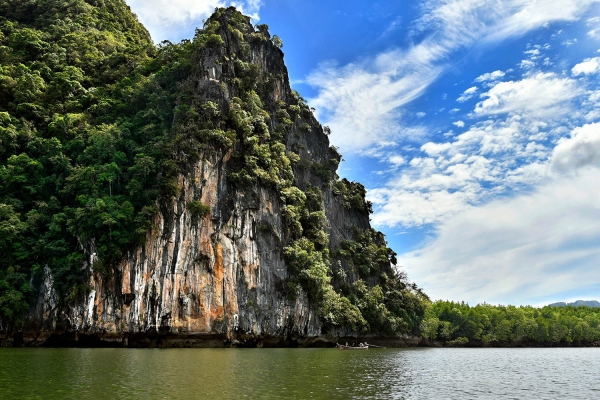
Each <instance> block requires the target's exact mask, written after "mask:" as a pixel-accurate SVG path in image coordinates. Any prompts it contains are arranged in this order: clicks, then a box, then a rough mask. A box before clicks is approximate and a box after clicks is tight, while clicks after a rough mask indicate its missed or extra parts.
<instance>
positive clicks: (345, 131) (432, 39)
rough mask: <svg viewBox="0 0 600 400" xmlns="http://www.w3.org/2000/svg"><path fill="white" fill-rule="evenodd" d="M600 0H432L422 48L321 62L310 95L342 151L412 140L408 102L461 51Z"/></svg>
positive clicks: (420, 25) (568, 16)
mask: <svg viewBox="0 0 600 400" xmlns="http://www.w3.org/2000/svg"><path fill="white" fill-rule="evenodd" d="M596 2H598V0H541V1H536V2H531V1H529V0H508V1H504V2H498V1H496V0H432V1H427V2H425V3H424V6H423V13H422V16H421V17H420V18H419V19H418V20H417V21H416V22H415V23H414V26H415V32H417V33H418V34H419V35H424V38H423V39H422V40H421V41H420V42H418V43H417V44H416V45H414V46H412V47H410V48H408V49H397V50H393V51H389V52H387V53H382V54H380V55H379V56H377V57H376V58H375V60H374V61H373V60H372V59H369V60H368V61H367V60H364V61H357V62H355V63H352V64H348V65H344V66H339V65H337V64H335V63H328V64H324V65H321V66H320V67H319V68H318V69H317V70H315V71H314V72H313V73H312V74H311V75H310V76H309V77H308V79H307V82H308V83H309V84H311V85H312V86H314V87H315V88H316V89H317V91H318V95H317V96H316V97H314V98H313V99H310V100H309V101H310V103H311V104H312V105H314V106H315V107H316V108H317V110H318V112H319V118H320V119H321V120H323V121H324V123H325V124H327V125H329V126H330V127H331V128H332V131H333V134H332V136H331V138H332V141H333V142H334V143H338V144H340V145H341V146H342V151H346V152H347V151H351V152H359V151H362V150H364V149H365V148H366V147H369V146H372V145H373V144H375V143H376V142H377V141H380V140H402V139H407V137H406V135H404V134H403V131H404V130H403V128H404V126H403V124H402V122H401V117H402V106H404V105H406V104H407V103H409V102H411V101H413V100H414V99H416V98H418V97H419V96H421V95H422V94H423V93H424V91H425V90H426V89H427V88H428V87H429V86H430V85H431V84H432V83H433V82H434V81H436V80H437V79H438V78H439V76H440V75H441V74H442V73H443V72H444V71H445V69H446V68H447V65H448V58H449V56H450V55H451V54H453V53H454V52H455V51H457V50H459V49H462V48H465V47H468V46H471V45H473V44H474V43H476V42H479V43H489V42H496V41H501V40H503V39H505V38H507V37H511V36H515V35H521V34H523V33H525V32H528V31H530V30H533V29H537V28H540V27H542V26H546V25H547V24H548V23H551V22H554V21H573V20H576V19H578V18H580V16H581V15H582V14H583V12H584V11H585V10H587V9H588V7H589V6H590V5H591V4H592V3H596Z"/></svg>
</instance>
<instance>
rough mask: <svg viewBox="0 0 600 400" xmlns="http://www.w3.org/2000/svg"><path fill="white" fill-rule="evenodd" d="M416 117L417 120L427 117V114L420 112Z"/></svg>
mask: <svg viewBox="0 0 600 400" xmlns="http://www.w3.org/2000/svg"><path fill="white" fill-rule="evenodd" d="M415 115H416V116H417V118H423V117H424V116H426V115H427V113H424V112H422V111H420V112H418V113H416V114H415Z"/></svg>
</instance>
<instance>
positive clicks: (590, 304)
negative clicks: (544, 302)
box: [549, 300, 600, 307]
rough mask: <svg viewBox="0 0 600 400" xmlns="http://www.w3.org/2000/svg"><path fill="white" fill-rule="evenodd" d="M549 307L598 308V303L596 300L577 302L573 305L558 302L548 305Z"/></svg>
mask: <svg viewBox="0 0 600 400" xmlns="http://www.w3.org/2000/svg"><path fill="white" fill-rule="evenodd" d="M549 306H550V307H566V306H573V307H579V306H585V307H600V302H598V301H597V300H577V301H575V302H573V303H565V302H563V301H561V302H559V303H552V304H549Z"/></svg>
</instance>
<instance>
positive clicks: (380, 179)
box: [126, 0, 600, 305]
mask: <svg viewBox="0 0 600 400" xmlns="http://www.w3.org/2000/svg"><path fill="white" fill-rule="evenodd" d="M126 1H127V3H128V4H129V5H130V6H131V8H132V9H133V11H134V12H136V13H137V15H138V16H139V18H140V20H141V21H142V22H143V23H144V24H145V25H146V26H147V27H148V28H149V30H150V32H151V34H152V37H153V38H154V40H155V41H157V42H158V41H161V40H163V39H169V40H172V41H178V40H180V39H183V38H190V37H191V36H192V35H193V32H194V29H195V27H196V26H202V20H203V19H205V18H207V16H209V15H210V13H211V12H212V11H213V10H214V8H215V7H216V6H228V5H236V6H237V7H238V8H241V10H242V11H243V12H244V13H246V14H247V15H251V16H252V17H253V19H254V21H255V22H260V23H266V24H268V25H269V27H270V31H271V33H272V34H276V35H278V36H280V37H281V38H282V40H283V43H284V47H283V51H284V53H285V60H286V65H287V67H288V70H289V74H290V80H291V82H292V87H293V88H294V89H296V90H298V91H299V92H300V93H301V94H302V96H303V97H305V98H306V99H307V100H308V102H309V104H310V105H311V106H313V107H315V109H316V114H317V117H318V119H319V120H320V121H321V122H322V123H323V125H328V126H330V127H331V129H332V132H333V133H332V135H331V141H332V143H333V144H334V145H336V146H338V147H339V148H340V151H341V152H342V153H343V154H344V159H345V162H343V163H342V164H341V167H340V175H342V176H345V177H347V178H349V179H351V180H357V181H360V182H362V183H363V184H365V186H366V187H367V189H368V190H369V192H368V197H369V199H370V200H371V201H373V202H374V205H375V207H374V209H375V213H374V215H373V217H372V222H373V224H374V225H375V227H376V228H377V229H380V230H382V231H383V232H384V233H385V234H386V235H387V238H388V242H389V244H390V246H391V247H392V248H393V249H394V250H395V251H396V252H397V253H398V254H399V256H398V259H399V261H400V265H402V266H403V268H405V269H406V271H407V272H408V274H409V276H410V278H411V279H413V280H414V281H416V282H417V283H418V284H419V285H420V286H422V287H423V288H424V289H425V291H426V292H427V293H428V294H429V295H430V296H431V297H432V298H433V299H452V300H464V301H468V302H469V303H472V304H475V303H479V302H483V301H486V302H488V303H504V304H532V305H543V304H547V303H550V302H554V301H571V300H576V299H600V291H599V290H600V274H599V273H598V271H599V270H600V222H599V221H600V200H599V199H600V85H599V84H598V79H599V78H600V0H424V1H420V2H419V1H389V0H388V1H379V2H373V1H337V0H336V1H327V2H323V1H299V0H279V1H271V0H262V1H261V0H240V1H237V2H227V1H221V0H126Z"/></svg>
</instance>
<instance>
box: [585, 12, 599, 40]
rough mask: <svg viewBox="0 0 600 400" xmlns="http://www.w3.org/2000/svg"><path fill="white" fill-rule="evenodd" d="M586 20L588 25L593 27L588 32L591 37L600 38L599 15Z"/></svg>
mask: <svg viewBox="0 0 600 400" xmlns="http://www.w3.org/2000/svg"><path fill="white" fill-rule="evenodd" d="M586 22H587V25H588V26H589V27H591V28H592V29H590V30H589V31H588V33H587V35H588V37H590V38H591V39H596V40H599V39H600V18H599V17H594V18H590V19H588V20H587V21H586Z"/></svg>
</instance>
